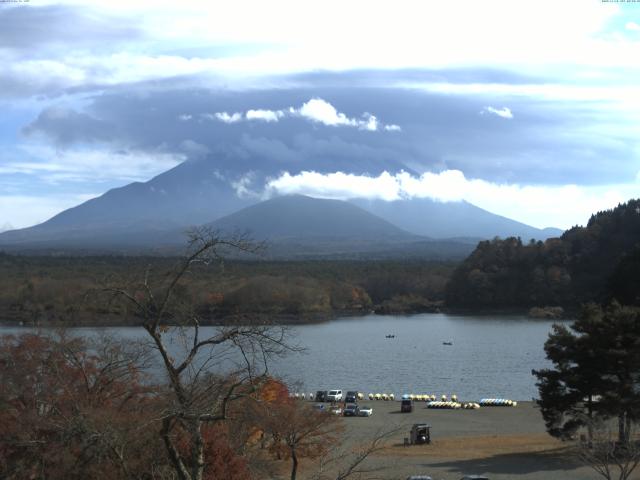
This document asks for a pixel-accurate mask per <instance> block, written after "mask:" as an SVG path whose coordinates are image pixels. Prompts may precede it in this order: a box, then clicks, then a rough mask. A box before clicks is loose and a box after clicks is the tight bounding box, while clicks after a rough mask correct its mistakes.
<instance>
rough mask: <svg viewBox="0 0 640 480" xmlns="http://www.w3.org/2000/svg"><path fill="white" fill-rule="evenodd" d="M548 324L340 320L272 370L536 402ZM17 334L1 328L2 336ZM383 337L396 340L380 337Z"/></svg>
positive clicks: (327, 382) (305, 330)
mask: <svg viewBox="0 0 640 480" xmlns="http://www.w3.org/2000/svg"><path fill="white" fill-rule="evenodd" d="M552 324H553V322H551V321H547V320H531V319H527V318H525V317H522V316H513V315H509V316H507V315H494V316H456V315H445V314H421V315H411V316H392V315H387V316H379V315H368V316H364V317H349V318H340V319H336V320H333V321H330V322H326V323H321V324H314V325H302V326H295V327H293V331H294V333H295V337H294V341H295V343H297V344H299V345H300V346H303V347H305V348H306V350H305V352H303V353H296V354H291V355H289V356H288V357H286V358H283V359H278V360H276V361H274V362H273V363H272V364H271V370H272V372H274V373H276V374H277V375H279V376H282V377H283V378H284V379H285V380H287V381H288V382H290V383H295V382H298V383H299V384H300V385H301V386H300V387H299V391H305V392H312V391H315V390H329V389H333V388H340V389H342V390H359V391H362V392H365V393H369V392H371V393H394V394H395V395H396V397H398V396H399V395H401V394H403V393H415V394H424V393H429V394H432V393H433V394H437V395H438V396H440V395H441V394H447V395H451V394H454V393H455V394H457V395H458V398H459V399H462V400H474V399H475V400H478V399H480V398H482V397H503V398H511V399H514V400H531V398H532V397H537V390H536V387H535V379H534V377H533V376H532V375H531V370H532V369H539V368H543V367H545V366H547V365H548V362H547V361H546V359H545V355H544V350H543V345H544V342H545V340H546V339H547V335H548V334H549V332H550V330H551V325H552ZM20 330H21V329H17V328H9V327H0V334H1V333H15V332H17V331H20ZM22 330H24V329H22ZM203 330H206V329H203ZM74 331H76V332H77V333H80V334H83V335H93V334H96V333H97V332H104V331H107V332H115V333H117V334H118V335H120V336H122V337H124V338H130V339H131V338H144V335H145V332H144V331H143V330H142V329H140V328H131V327H129V328H127V327H121V328H104V329H95V328H79V329H74ZM203 334H205V332H204V331H203ZM389 334H394V335H395V338H386V337H385V336H386V335H389ZM443 342H452V343H453V344H452V345H443Z"/></svg>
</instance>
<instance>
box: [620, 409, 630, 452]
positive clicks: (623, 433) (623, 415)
mask: <svg viewBox="0 0 640 480" xmlns="http://www.w3.org/2000/svg"><path fill="white" fill-rule="evenodd" d="M628 425H629V426H630V419H629V418H627V412H624V411H623V412H620V413H619V414H618V442H619V443H621V444H622V445H626V444H627V442H628V441H629V429H628Z"/></svg>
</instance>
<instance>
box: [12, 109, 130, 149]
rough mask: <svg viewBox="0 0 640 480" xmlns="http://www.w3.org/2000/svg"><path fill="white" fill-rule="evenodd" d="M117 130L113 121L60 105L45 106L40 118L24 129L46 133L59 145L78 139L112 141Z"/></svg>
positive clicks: (29, 132) (24, 131)
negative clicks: (106, 120)
mask: <svg viewBox="0 0 640 480" xmlns="http://www.w3.org/2000/svg"><path fill="white" fill-rule="evenodd" d="M116 131H117V129H116V127H115V126H114V125H113V124H111V123H108V122H105V121H102V120H100V119H98V118H95V117H92V116H91V115H88V114H86V113H83V112H77V111H75V110H73V109H71V108H67V107H59V106H52V107H48V108H45V109H44V110H43V111H42V112H40V114H39V115H38V118H36V119H35V120H34V121H33V122H31V123H30V124H28V125H27V126H25V127H24V128H23V129H22V133H23V134H25V135H46V136H47V137H49V138H51V139H52V140H53V141H54V143H55V144H56V145H58V146H66V145H70V144H72V143H75V142H78V141H82V142H104V141H110V140H112V139H113V138H114V137H115V135H116Z"/></svg>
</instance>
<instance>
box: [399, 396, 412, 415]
mask: <svg viewBox="0 0 640 480" xmlns="http://www.w3.org/2000/svg"><path fill="white" fill-rule="evenodd" d="M400 411H401V412H402V413H411V412H413V400H411V399H410V398H403V399H402V401H401V402H400Z"/></svg>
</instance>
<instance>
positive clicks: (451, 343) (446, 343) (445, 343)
mask: <svg viewBox="0 0 640 480" xmlns="http://www.w3.org/2000/svg"><path fill="white" fill-rule="evenodd" d="M442 344H443V345H453V342H442Z"/></svg>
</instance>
